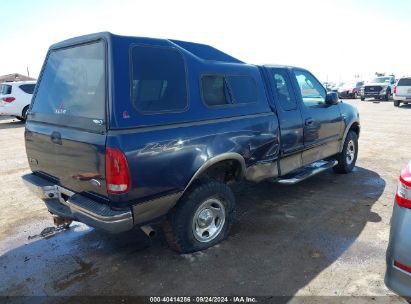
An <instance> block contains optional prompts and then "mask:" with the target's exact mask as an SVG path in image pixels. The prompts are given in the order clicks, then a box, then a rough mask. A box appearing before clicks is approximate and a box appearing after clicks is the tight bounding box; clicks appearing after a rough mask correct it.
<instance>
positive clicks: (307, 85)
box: [294, 70, 326, 108]
mask: <svg viewBox="0 0 411 304" xmlns="http://www.w3.org/2000/svg"><path fill="white" fill-rule="evenodd" d="M294 73H295V77H296V79H297V82H298V86H299V88H300V91H301V96H302V99H303V103H304V105H305V106H307V107H310V108H314V107H318V106H322V105H325V96H326V93H325V89H324V87H323V86H322V85H321V83H319V82H318V81H317V79H315V78H314V77H313V76H312V75H311V74H310V73H308V72H306V71H300V70H296V71H294Z"/></svg>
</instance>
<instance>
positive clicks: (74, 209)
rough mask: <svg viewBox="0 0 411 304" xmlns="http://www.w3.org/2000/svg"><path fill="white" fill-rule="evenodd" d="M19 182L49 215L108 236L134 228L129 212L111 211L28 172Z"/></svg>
mask: <svg viewBox="0 0 411 304" xmlns="http://www.w3.org/2000/svg"><path fill="white" fill-rule="evenodd" d="M22 179H23V181H24V182H25V184H26V186H27V187H29V188H30V189H31V190H32V191H33V192H34V193H35V194H37V196H39V197H40V198H41V199H42V200H43V201H44V202H45V204H46V206H47V208H48V210H49V211H50V212H51V213H52V214H55V215H59V216H62V217H66V218H70V219H72V220H76V221H79V222H82V223H85V224H87V225H89V226H91V227H95V228H99V229H103V230H105V231H108V232H111V233H119V232H123V231H128V230H131V229H132V228H133V226H134V221H133V214H132V211H131V209H125V210H113V209H111V208H110V207H109V206H108V205H104V204H101V203H98V202H96V201H94V200H92V199H90V198H88V197H85V196H83V195H81V194H78V193H74V192H71V191H70V190H67V189H65V188H63V187H60V186H58V185H54V184H52V183H51V182H49V181H48V180H46V179H44V178H41V177H39V176H37V175H35V174H32V173H31V174H26V175H24V176H23V177H22Z"/></svg>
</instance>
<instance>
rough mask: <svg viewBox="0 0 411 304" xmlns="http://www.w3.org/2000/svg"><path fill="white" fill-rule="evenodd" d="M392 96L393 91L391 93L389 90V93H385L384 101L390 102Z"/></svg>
mask: <svg viewBox="0 0 411 304" xmlns="http://www.w3.org/2000/svg"><path fill="white" fill-rule="evenodd" d="M390 96H391V91H390V90H387V93H385V98H384V100H385V101H389V100H390Z"/></svg>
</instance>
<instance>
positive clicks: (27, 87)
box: [19, 84, 36, 94]
mask: <svg viewBox="0 0 411 304" xmlns="http://www.w3.org/2000/svg"><path fill="white" fill-rule="evenodd" d="M35 86H36V85H35V84H22V85H21V86H20V87H19V88H20V89H21V90H22V91H23V92H25V93H27V94H33V91H34V87H35Z"/></svg>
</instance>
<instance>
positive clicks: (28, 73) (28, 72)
mask: <svg viewBox="0 0 411 304" xmlns="http://www.w3.org/2000/svg"><path fill="white" fill-rule="evenodd" d="M27 77H30V71H29V67H28V66H27Z"/></svg>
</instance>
